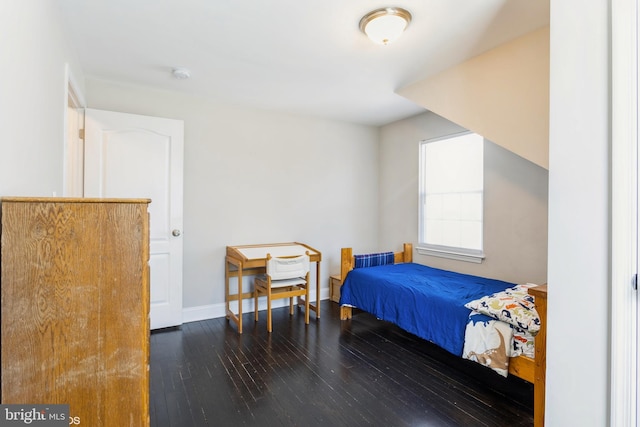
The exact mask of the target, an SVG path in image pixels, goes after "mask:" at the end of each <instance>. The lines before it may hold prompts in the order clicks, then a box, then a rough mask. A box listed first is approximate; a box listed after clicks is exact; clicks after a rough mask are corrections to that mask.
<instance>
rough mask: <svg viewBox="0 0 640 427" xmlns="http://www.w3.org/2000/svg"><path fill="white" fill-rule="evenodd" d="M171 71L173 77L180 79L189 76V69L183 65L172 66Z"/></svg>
mask: <svg viewBox="0 0 640 427" xmlns="http://www.w3.org/2000/svg"><path fill="white" fill-rule="evenodd" d="M171 73H172V74H173V77H175V78H176V79H180V80H185V79H188V78H189V77H191V71H189V70H188V69H186V68H184V67H178V68H174V69H173V70H172V71H171Z"/></svg>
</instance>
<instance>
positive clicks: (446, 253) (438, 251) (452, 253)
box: [416, 131, 485, 264]
mask: <svg viewBox="0 0 640 427" xmlns="http://www.w3.org/2000/svg"><path fill="white" fill-rule="evenodd" d="M469 134H473V132H470V131H465V132H459V133H455V134H449V135H445V136H442V137H438V138H431V139H426V140H422V141H420V144H419V148H418V149H419V151H418V155H419V159H420V160H419V185H418V187H419V190H418V191H419V194H418V198H419V199H418V233H419V234H418V245H417V246H416V250H417V252H418V253H419V254H421V255H429V256H436V257H440V258H448V259H454V260H458V261H466V262H473V263H477V264H479V263H481V262H482V260H483V259H484V258H485V255H484V250H483V248H484V240H483V239H484V183H483V189H482V192H481V197H482V214H481V215H482V219H481V221H482V224H483V226H482V230H481V233H483V234H482V236H481V241H482V243H481V246H482V248H481V249H479V250H478V249H469V248H461V247H452V246H442V245H434V244H429V243H426V242H423V241H422V240H423V236H424V227H425V224H426V221H425V218H424V216H425V212H424V209H423V206H424V199H425V197H426V189H425V184H426V182H425V181H426V177H425V165H424V156H423V155H422V147H423V146H424V145H425V144H429V143H433V142H438V141H443V140H446V139H453V138H457V137H460V136H464V135H469ZM483 151H484V146H483ZM483 158H484V156H483ZM483 180H484V167H483Z"/></svg>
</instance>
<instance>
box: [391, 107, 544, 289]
mask: <svg viewBox="0 0 640 427" xmlns="http://www.w3.org/2000/svg"><path fill="white" fill-rule="evenodd" d="M461 130H464V129H462V128H461V127H460V126H458V125H456V124H454V123H452V122H450V121H448V120H446V119H444V118H442V117H440V116H438V115H436V114H433V113H430V112H427V113H424V114H421V115H418V116H415V117H412V118H410V119H406V120H401V121H398V122H395V123H392V124H390V125H387V126H384V127H383V128H382V131H381V143H380V208H379V209H380V249H381V250H385V249H386V250H389V248H392V249H393V250H399V249H400V248H401V244H402V242H414V243H415V242H416V241H417V238H418V144H419V142H420V141H421V140H425V139H430V138H435V137H439V136H443V135H448V134H451V133H455V132H460V131H461ZM484 173H485V177H484V180H485V183H484V252H485V255H486V258H485V260H484V261H483V262H482V263H481V264H475V263H470V262H464V261H455V260H449V259H444V258H437V257H431V256H423V255H419V254H414V261H415V262H418V263H421V264H427V265H430V266H433V267H436V268H444V269H449V270H454V271H460V272H463V273H469V274H475V275H479V276H484V277H492V278H496V279H501V280H506V281H510V282H514V283H526V282H532V283H545V282H546V281H547V197H548V190H547V187H548V179H549V178H548V175H549V174H548V171H547V170H546V169H544V168H542V167H540V166H538V165H535V164H533V163H532V162H530V161H528V160H525V159H523V158H522V157H519V156H517V155H515V154H513V153H512V152H510V151H508V150H505V149H504V148H502V147H500V146H498V145H496V144H493V143H492V142H489V141H487V140H485V172H484Z"/></svg>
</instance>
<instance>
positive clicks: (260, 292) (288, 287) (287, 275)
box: [254, 252, 309, 332]
mask: <svg viewBox="0 0 640 427" xmlns="http://www.w3.org/2000/svg"><path fill="white" fill-rule="evenodd" d="M254 294H255V321H256V322H257V321H258V297H260V296H266V297H267V331H269V332H271V331H272V327H271V300H274V299H280V298H289V314H290V315H292V316H293V297H298V303H299V304H302V301H301V298H304V323H305V324H307V325H308V324H309V252H307V253H306V254H305V255H300V256H297V257H271V254H267V267H266V274H265V275H262V276H257V277H256V278H255V281H254Z"/></svg>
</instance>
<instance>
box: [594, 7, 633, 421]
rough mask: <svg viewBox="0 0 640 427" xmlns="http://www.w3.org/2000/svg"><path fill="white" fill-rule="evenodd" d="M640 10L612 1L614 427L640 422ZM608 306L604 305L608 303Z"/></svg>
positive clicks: (612, 366) (612, 341) (612, 409)
mask: <svg viewBox="0 0 640 427" xmlns="http://www.w3.org/2000/svg"><path fill="white" fill-rule="evenodd" d="M638 46H639V40H638V5H637V1H636V0H612V2H611V58H612V59H611V111H612V116H611V307H610V313H611V325H610V326H611V353H610V358H611V384H610V387H611V400H610V425H612V426H629V427H633V426H637V423H638V413H637V412H638V407H639V403H638V391H637V388H638V372H639V361H638V340H639V337H638V333H639V332H640V328H639V327H638V291H637V290H634V288H633V282H634V279H635V277H636V274H637V272H638V241H639V240H640V235H639V234H638V233H639V224H638V160H639V158H638V86H639V84H638V60H639V58H638ZM603 303H604V301H603Z"/></svg>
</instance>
